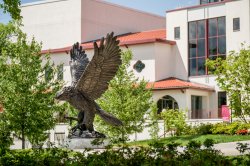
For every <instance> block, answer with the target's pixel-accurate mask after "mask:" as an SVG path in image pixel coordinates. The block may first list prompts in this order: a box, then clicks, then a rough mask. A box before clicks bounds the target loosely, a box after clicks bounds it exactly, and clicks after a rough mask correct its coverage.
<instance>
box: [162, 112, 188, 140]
mask: <svg viewBox="0 0 250 166" xmlns="http://www.w3.org/2000/svg"><path fill="white" fill-rule="evenodd" d="M161 117H162V119H163V121H164V127H165V130H166V132H170V131H171V132H172V131H174V133H171V134H172V135H174V134H175V135H177V136H179V135H181V134H182V133H183V131H184V129H185V128H186V127H187V123H186V121H185V120H186V114H185V111H182V110H174V109H167V110H163V111H162V112H161Z"/></svg>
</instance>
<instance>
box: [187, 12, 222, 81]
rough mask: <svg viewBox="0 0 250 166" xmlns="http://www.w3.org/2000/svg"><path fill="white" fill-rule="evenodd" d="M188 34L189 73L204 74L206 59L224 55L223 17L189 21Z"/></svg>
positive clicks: (205, 72) (192, 74) (205, 71)
mask: <svg viewBox="0 0 250 166" xmlns="http://www.w3.org/2000/svg"><path fill="white" fill-rule="evenodd" d="M188 34H189V40H188V45H189V51H188V52H189V75H190V76H198V75H206V74H207V73H208V71H207V68H206V66H205V62H206V59H207V58H210V59H216V58H217V57H218V56H220V57H221V56H222V57H223V56H225V55H226V22H225V17H219V18H213V19H208V20H199V21H193V22H189V24H188Z"/></svg>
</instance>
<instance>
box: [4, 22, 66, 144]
mask: <svg viewBox="0 0 250 166" xmlns="http://www.w3.org/2000/svg"><path fill="white" fill-rule="evenodd" d="M0 28H1V29H0V34H2V32H4V33H5V35H0V41H4V42H2V43H4V47H0V69H1V70H0V101H1V103H2V105H3V108H4V112H3V114H4V116H5V118H6V119H7V120H8V124H9V128H10V129H11V131H12V132H14V133H15V134H16V135H17V136H18V137H19V138H21V140H22V148H25V140H26V139H28V140H29V141H30V142H31V143H32V145H38V144H40V143H41V142H43V141H44V140H45V139H46V137H47V136H46V134H45V131H47V130H49V129H51V128H53V126H54V125H55V119H54V117H53V115H54V113H55V112H56V111H57V110H60V106H58V105H56V103H55V100H54V95H55V93H56V92H57V91H58V90H59V89H60V88H61V86H62V83H61V82H60V81H59V80H56V79H54V78H55V76H56V74H57V71H56V66H55V65H53V64H51V63H50V60H49V56H41V55H40V52H41V46H40V45H39V44H37V43H36V42H35V41H34V40H32V41H31V42H27V41H26V36H25V34H23V33H22V32H21V31H20V30H19V28H18V25H15V24H8V25H6V26H4V25H1V26H0ZM7 29H9V31H8V30H7ZM45 73H46V74H45ZM45 75H46V79H45Z"/></svg>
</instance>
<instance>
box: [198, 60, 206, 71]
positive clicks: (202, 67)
mask: <svg viewBox="0 0 250 166" xmlns="http://www.w3.org/2000/svg"><path fill="white" fill-rule="evenodd" d="M205 73H206V67H205V58H199V59H198V74H199V75H205Z"/></svg>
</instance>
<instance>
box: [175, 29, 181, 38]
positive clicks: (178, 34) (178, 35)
mask: <svg viewBox="0 0 250 166" xmlns="http://www.w3.org/2000/svg"><path fill="white" fill-rule="evenodd" d="M174 38H175V39H180V27H175V28H174Z"/></svg>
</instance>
